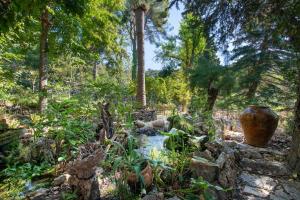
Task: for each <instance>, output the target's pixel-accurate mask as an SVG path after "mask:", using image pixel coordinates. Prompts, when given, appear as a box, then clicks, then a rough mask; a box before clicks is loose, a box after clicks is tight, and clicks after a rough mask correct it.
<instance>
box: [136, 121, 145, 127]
mask: <svg viewBox="0 0 300 200" xmlns="http://www.w3.org/2000/svg"><path fill="white" fill-rule="evenodd" d="M134 125H135V126H136V127H137V128H142V127H144V126H146V123H145V122H143V121H141V120H136V121H135V122H134Z"/></svg>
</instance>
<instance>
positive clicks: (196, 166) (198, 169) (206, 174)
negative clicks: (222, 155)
mask: <svg viewBox="0 0 300 200" xmlns="http://www.w3.org/2000/svg"><path fill="white" fill-rule="evenodd" d="M190 169H191V170H192V171H193V173H194V175H196V176H197V177H199V176H202V177H203V178H204V179H205V180H207V181H210V182H211V181H214V180H215V179H216V176H217V172H218V165H217V164H216V163H213V162H210V161H208V160H206V159H204V158H200V157H195V158H192V160H191V164H190Z"/></svg>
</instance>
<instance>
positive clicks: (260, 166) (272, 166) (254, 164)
mask: <svg viewBox="0 0 300 200" xmlns="http://www.w3.org/2000/svg"><path fill="white" fill-rule="evenodd" d="M240 164H241V166H242V167H243V168H245V169H246V168H247V169H249V170H250V171H253V172H256V173H259V174H273V173H274V172H276V176H287V175H289V170H288V168H287V166H286V165H285V164H284V163H282V162H277V161H267V160H263V159H256V160H251V159H248V158H243V159H242V160H241V161H240Z"/></svg>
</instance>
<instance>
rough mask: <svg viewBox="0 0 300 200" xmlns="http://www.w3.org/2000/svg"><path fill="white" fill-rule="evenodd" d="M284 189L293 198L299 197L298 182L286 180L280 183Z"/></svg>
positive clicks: (299, 187)
mask: <svg viewBox="0 0 300 200" xmlns="http://www.w3.org/2000/svg"><path fill="white" fill-rule="evenodd" d="M282 186H283V188H284V190H285V191H286V192H287V193H288V194H289V195H290V196H292V197H293V198H294V199H300V183H299V182H297V183H296V182H287V183H285V184H283V185H282Z"/></svg>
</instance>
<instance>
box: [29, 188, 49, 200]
mask: <svg viewBox="0 0 300 200" xmlns="http://www.w3.org/2000/svg"><path fill="white" fill-rule="evenodd" d="M48 192H49V190H48V189H45V188H40V189H38V190H36V191H34V192H32V193H30V194H28V197H29V199H31V200H44V199H45V198H46V196H47V194H48Z"/></svg>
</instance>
